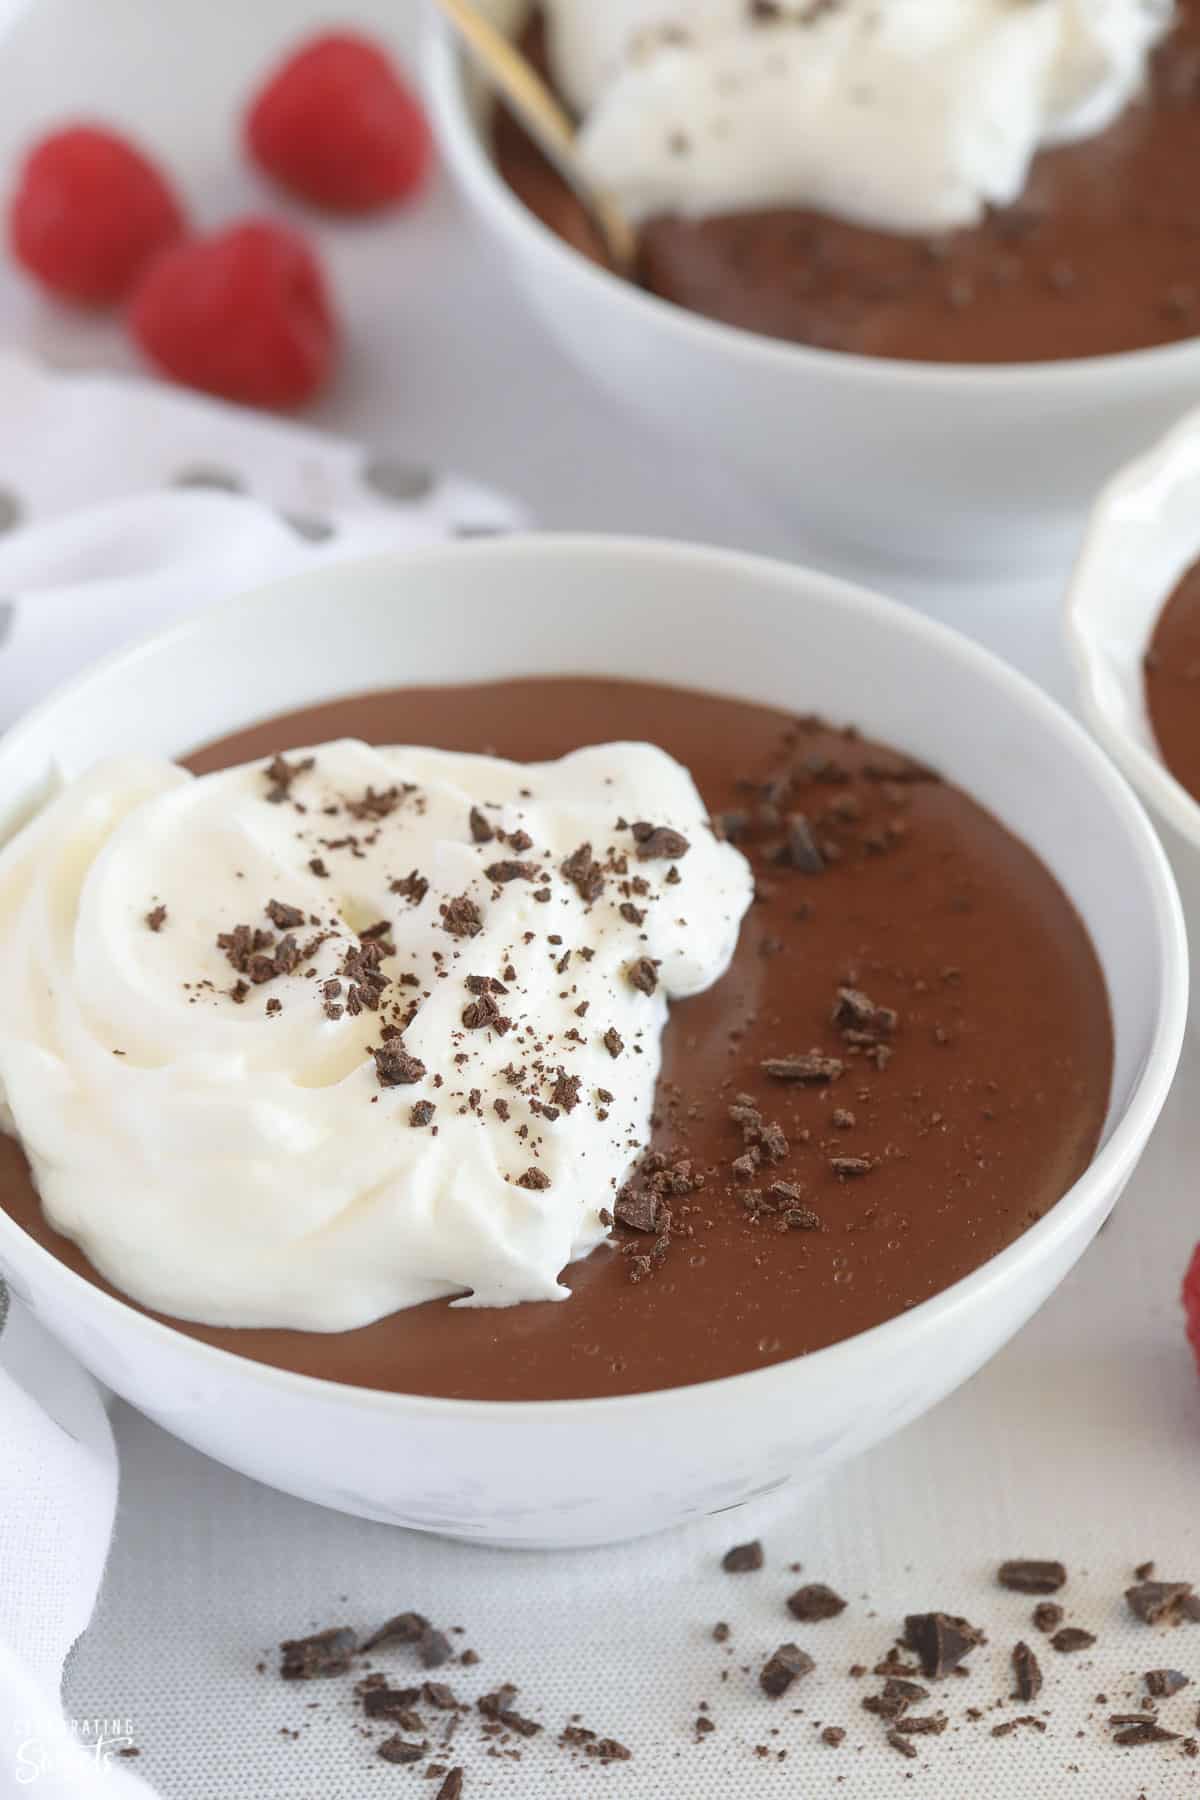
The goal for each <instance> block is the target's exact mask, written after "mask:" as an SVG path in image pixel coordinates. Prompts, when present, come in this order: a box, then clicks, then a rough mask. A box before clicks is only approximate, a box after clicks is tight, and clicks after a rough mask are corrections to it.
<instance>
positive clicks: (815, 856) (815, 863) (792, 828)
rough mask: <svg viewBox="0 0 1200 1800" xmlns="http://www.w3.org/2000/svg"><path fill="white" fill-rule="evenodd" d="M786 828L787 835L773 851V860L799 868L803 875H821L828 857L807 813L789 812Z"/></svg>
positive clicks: (782, 865)
mask: <svg viewBox="0 0 1200 1800" xmlns="http://www.w3.org/2000/svg"><path fill="white" fill-rule="evenodd" d="M785 829H786V833H787V835H786V836H785V838H784V840H783V842H782V844H780V845H779V846H778V847H777V848H776V849H775V850H774V851H773V852H772V855H771V861H772V862H774V863H778V864H779V865H780V866H781V867H782V868H787V869H798V870H799V871H800V873H801V874H802V875H820V874H821V872H822V871H823V869H824V868H825V862H826V859H825V857H824V856H823V855H822V853H821V851H820V849H819V847H818V845H817V840H816V838H815V837H814V836H813V831H812V826H811V825H810V824H809V821H808V819H807V817H806V816H805V814H804V813H789V814H788V817H787V822H786V826H785Z"/></svg>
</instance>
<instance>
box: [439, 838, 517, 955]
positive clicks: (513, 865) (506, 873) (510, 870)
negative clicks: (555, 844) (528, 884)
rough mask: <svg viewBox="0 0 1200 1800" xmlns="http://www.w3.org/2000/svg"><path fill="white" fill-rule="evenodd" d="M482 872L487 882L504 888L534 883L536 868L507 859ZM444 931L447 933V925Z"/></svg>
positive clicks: (470, 934)
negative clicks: (510, 884)
mask: <svg viewBox="0 0 1200 1800" xmlns="http://www.w3.org/2000/svg"><path fill="white" fill-rule="evenodd" d="M483 872H484V874H485V875H486V876H487V878H488V880H489V881H494V882H495V883H496V885H497V886H498V887H506V886H507V885H508V883H509V882H510V881H536V880H537V876H538V866H537V864H536V863H532V862H514V861H513V860H512V859H511V858H508V859H505V860H504V861H501V862H494V863H489V864H488V866H487V868H486V869H485V870H484V871H483ZM443 910H444V909H443ZM476 910H478V909H476ZM446 929H447V931H449V929H450V927H449V925H447V927H446ZM458 935H460V936H461V935H462V934H461V933H459V934H458ZM468 935H469V936H471V937H474V935H475V933H474V932H470V933H469V934H468Z"/></svg>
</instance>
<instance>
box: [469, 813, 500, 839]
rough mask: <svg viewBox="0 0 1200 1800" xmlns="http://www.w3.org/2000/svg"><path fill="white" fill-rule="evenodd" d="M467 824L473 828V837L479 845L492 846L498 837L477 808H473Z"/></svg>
mask: <svg viewBox="0 0 1200 1800" xmlns="http://www.w3.org/2000/svg"><path fill="white" fill-rule="evenodd" d="M467 823H468V824H469V825H470V827H471V837H472V839H473V840H474V842H475V843H477V844H490V843H491V841H492V839H493V838H494V837H495V835H496V834H495V832H494V831H493V830H492V828H491V826H490V825H489V824H488V821H487V819H486V818H485V817H484V815H483V813H481V812H480V810H479V808H478V807H477V806H473V807H472V808H471V811H470V813H469V814H468V818H467Z"/></svg>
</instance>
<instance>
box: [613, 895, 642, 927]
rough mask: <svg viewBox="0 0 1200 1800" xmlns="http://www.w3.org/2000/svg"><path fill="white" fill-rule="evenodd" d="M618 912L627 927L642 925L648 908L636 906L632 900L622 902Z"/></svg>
mask: <svg viewBox="0 0 1200 1800" xmlns="http://www.w3.org/2000/svg"><path fill="white" fill-rule="evenodd" d="M617 911H618V912H619V913H620V915H621V917H622V918H623V919H624V921H625V923H626V924H627V925H640V924H642V922H643V921H644V919H645V917H646V908H645V907H644V906H635V905H634V904H633V901H632V900H622V902H621V904H620V906H619V907H618V908H617Z"/></svg>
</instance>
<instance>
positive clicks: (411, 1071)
mask: <svg viewBox="0 0 1200 1800" xmlns="http://www.w3.org/2000/svg"><path fill="white" fill-rule="evenodd" d="M371 1055H372V1056H373V1057H374V1058H375V1074H376V1077H377V1079H378V1081H379V1085H380V1087H385V1088H390V1087H411V1086H412V1084H413V1083H414V1082H415V1081H420V1080H421V1079H422V1078H423V1077H424V1074H425V1064H424V1063H423V1062H422V1061H421V1059H420V1057H417V1056H410V1055H409V1053H408V1051H407V1050H401V1049H397V1048H396V1047H395V1045H393V1044H389V1045H388V1046H387V1048H386V1049H383V1050H372V1052H371Z"/></svg>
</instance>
